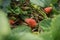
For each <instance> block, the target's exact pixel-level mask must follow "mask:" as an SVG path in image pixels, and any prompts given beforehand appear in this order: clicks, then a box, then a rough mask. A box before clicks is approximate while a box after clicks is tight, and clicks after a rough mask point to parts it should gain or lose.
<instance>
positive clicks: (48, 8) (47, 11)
mask: <svg viewBox="0 0 60 40" xmlns="http://www.w3.org/2000/svg"><path fill="white" fill-rule="evenodd" d="M44 11H45V12H46V13H47V14H49V13H50V12H51V11H52V7H46V8H44Z"/></svg>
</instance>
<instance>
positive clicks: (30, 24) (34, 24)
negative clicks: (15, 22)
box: [25, 18, 37, 28]
mask: <svg viewBox="0 0 60 40" xmlns="http://www.w3.org/2000/svg"><path fill="white" fill-rule="evenodd" d="M25 22H26V23H27V24H28V25H29V26H30V27H31V28H34V27H36V25H37V23H36V21H35V20H34V19H32V18H27V19H25Z"/></svg>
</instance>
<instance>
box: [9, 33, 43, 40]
mask: <svg viewBox="0 0 60 40" xmlns="http://www.w3.org/2000/svg"><path fill="white" fill-rule="evenodd" d="M8 40H42V39H41V38H39V37H38V36H37V35H34V34H32V33H29V32H20V33H15V34H13V35H12V34H11V35H10V36H9V38H8Z"/></svg>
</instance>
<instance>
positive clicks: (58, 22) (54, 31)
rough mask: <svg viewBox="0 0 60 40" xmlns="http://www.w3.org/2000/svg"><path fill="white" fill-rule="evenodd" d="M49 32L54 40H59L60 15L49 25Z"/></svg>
mask: <svg viewBox="0 0 60 40" xmlns="http://www.w3.org/2000/svg"><path fill="white" fill-rule="evenodd" d="M51 26H52V28H51V31H52V36H53V38H54V40H60V15H58V16H56V17H55V18H54V19H53V20H52V23H51Z"/></svg>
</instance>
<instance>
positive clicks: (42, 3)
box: [30, 0, 58, 7]
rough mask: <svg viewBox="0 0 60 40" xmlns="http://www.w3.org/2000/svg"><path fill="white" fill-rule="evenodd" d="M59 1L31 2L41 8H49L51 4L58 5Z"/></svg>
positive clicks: (41, 0)
mask: <svg viewBox="0 0 60 40" xmlns="http://www.w3.org/2000/svg"><path fill="white" fill-rule="evenodd" d="M57 1H58V0H30V2H31V3H32V4H36V5H38V6H41V7H46V6H49V5H50V4H55V3H57Z"/></svg>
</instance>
